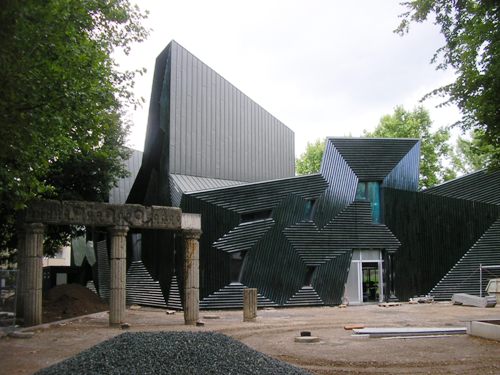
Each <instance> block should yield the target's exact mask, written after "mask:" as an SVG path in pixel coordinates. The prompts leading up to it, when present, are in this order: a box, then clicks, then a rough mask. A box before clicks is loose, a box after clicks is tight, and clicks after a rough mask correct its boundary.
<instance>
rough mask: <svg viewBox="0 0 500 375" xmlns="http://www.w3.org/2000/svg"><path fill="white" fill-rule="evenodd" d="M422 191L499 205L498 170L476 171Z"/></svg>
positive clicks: (499, 172)
mask: <svg viewBox="0 0 500 375" xmlns="http://www.w3.org/2000/svg"><path fill="white" fill-rule="evenodd" d="M423 193H426V194H434V195H442V196H445V197H453V198H462V199H468V200H472V201H476V202H484V203H491V204H497V205H500V171H494V172H488V171H478V172H475V173H471V174H469V175H466V176H463V177H460V178H457V179H455V180H453V181H449V182H445V183H444V184H441V185H438V186H434V187H431V188H429V189H427V190H424V191H423Z"/></svg>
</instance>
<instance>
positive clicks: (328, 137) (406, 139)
mask: <svg viewBox="0 0 500 375" xmlns="http://www.w3.org/2000/svg"><path fill="white" fill-rule="evenodd" d="M326 139H327V140H329V139H352V140H357V139H363V140H365V139H373V140H382V139H387V140H405V141H420V140H421V139H420V138H392V137H391V138H388V137H375V138H373V137H335V136H327V137H326Z"/></svg>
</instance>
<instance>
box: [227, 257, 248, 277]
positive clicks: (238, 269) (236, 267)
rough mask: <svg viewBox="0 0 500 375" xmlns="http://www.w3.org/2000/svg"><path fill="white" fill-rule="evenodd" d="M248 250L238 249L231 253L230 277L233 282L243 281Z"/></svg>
mask: <svg viewBox="0 0 500 375" xmlns="http://www.w3.org/2000/svg"><path fill="white" fill-rule="evenodd" d="M246 253H247V252H246V251H237V252H234V253H231V263H230V267H229V269H230V277H231V282H232V283H241V273H242V271H243V263H244V261H245V255H246Z"/></svg>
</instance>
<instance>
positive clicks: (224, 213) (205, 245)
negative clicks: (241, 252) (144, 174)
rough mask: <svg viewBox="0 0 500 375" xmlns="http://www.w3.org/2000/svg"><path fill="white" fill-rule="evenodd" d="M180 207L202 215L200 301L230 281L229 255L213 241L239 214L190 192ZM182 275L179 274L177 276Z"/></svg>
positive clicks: (234, 221) (235, 220)
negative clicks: (215, 245) (216, 246)
mask: <svg viewBox="0 0 500 375" xmlns="http://www.w3.org/2000/svg"><path fill="white" fill-rule="evenodd" d="M181 209H182V210H183V211H184V212H192V213H199V214H201V216H202V218H203V219H202V221H201V228H202V231H203V234H202V235H201V238H200V300H201V299H203V298H205V297H207V296H208V295H210V294H211V293H213V292H215V291H217V290H219V289H221V288H223V287H224V286H226V285H228V284H229V283H230V282H231V277H230V268H229V267H230V254H229V253H226V252H224V251H220V250H218V249H216V248H215V247H213V246H212V244H213V243H214V242H215V241H216V240H218V239H219V238H221V237H222V236H224V235H225V234H226V233H228V232H229V231H230V230H231V229H233V228H234V227H236V226H237V225H238V224H239V223H240V215H239V214H238V213H236V212H234V211H231V210H227V209H224V208H222V207H219V206H217V205H214V204H210V203H208V202H205V201H203V200H201V199H198V198H196V197H194V196H191V195H189V194H186V195H184V196H183V198H182V202H181ZM178 267H182V261H180V262H179V263H178ZM181 277H182V275H180V274H179V278H181ZM179 282H180V280H179ZM180 285H182V284H180Z"/></svg>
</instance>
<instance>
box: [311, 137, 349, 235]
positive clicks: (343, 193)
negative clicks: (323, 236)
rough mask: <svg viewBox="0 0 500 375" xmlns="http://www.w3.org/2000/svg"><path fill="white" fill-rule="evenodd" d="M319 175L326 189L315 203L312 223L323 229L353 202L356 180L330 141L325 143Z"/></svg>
mask: <svg viewBox="0 0 500 375" xmlns="http://www.w3.org/2000/svg"><path fill="white" fill-rule="evenodd" d="M320 173H321V175H322V176H323V178H324V179H325V180H326V181H327V182H328V187H327V189H326V190H325V193H324V194H323V195H322V196H321V197H320V199H318V202H317V203H316V209H315V212H314V222H315V223H316V225H317V226H318V228H323V227H324V226H325V225H326V224H327V223H328V222H329V221H330V220H331V219H333V218H334V217H335V216H336V215H337V214H338V213H339V212H340V211H342V210H343V209H344V208H345V207H347V205H349V204H350V203H352V202H353V201H354V197H355V196H356V188H357V186H358V178H357V177H356V175H355V174H354V172H353V170H352V169H351V167H350V166H349V165H348V164H347V163H346V161H345V160H344V158H343V157H342V155H340V153H339V152H338V150H337V149H336V148H335V147H334V146H333V143H332V142H331V140H327V142H326V147H325V152H324V154H323V160H322V161H321V169H320Z"/></svg>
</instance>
